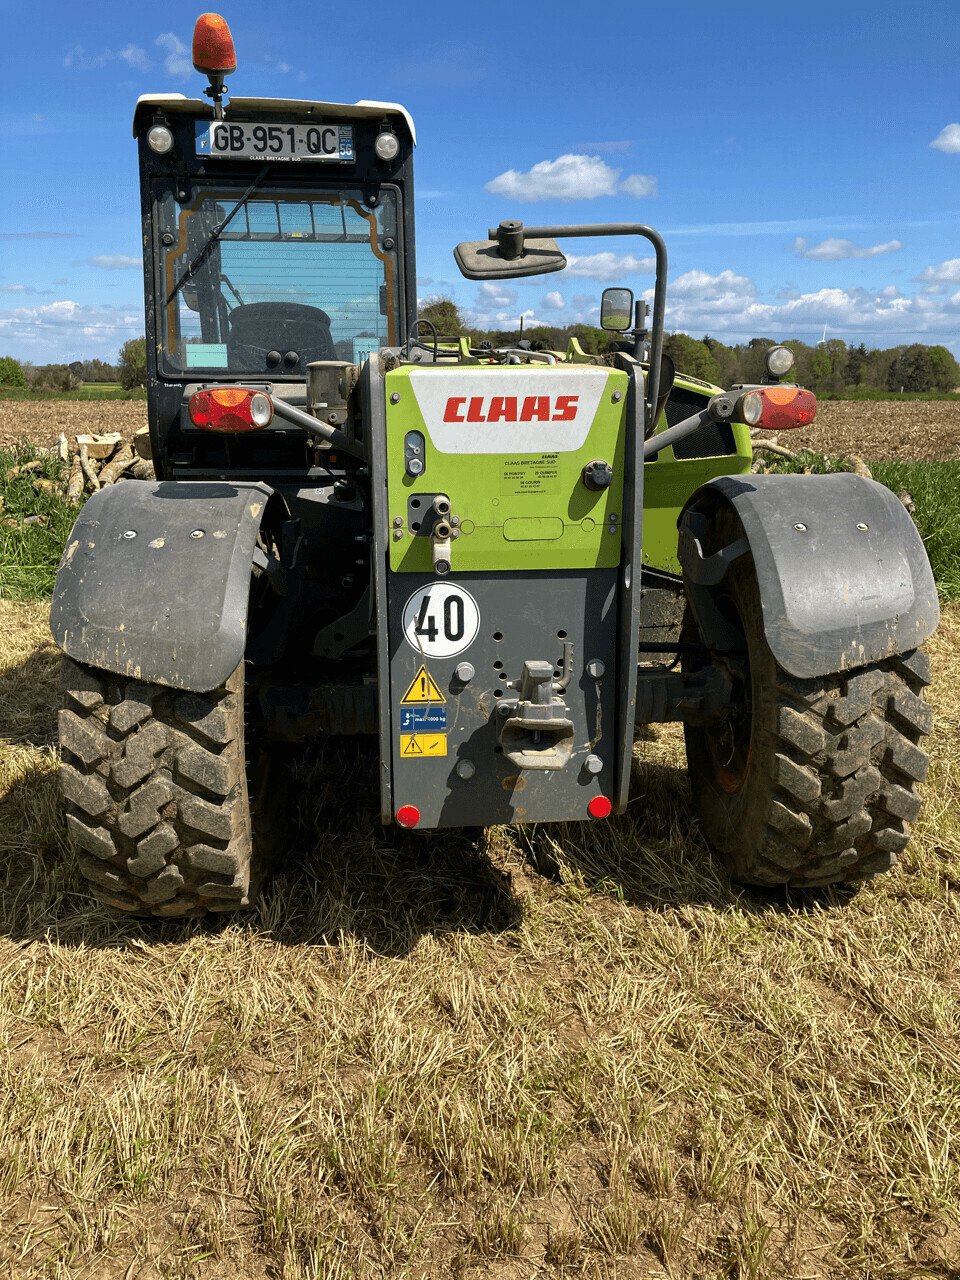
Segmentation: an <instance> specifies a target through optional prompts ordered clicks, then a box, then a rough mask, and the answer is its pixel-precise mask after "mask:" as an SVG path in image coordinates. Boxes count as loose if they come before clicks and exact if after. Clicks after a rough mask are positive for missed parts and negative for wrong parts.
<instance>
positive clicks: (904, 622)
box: [678, 473, 940, 679]
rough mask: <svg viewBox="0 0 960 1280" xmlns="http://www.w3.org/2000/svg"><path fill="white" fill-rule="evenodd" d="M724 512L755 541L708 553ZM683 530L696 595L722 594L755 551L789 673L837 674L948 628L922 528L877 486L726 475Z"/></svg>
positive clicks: (700, 496) (769, 634)
mask: <svg viewBox="0 0 960 1280" xmlns="http://www.w3.org/2000/svg"><path fill="white" fill-rule="evenodd" d="M724 506H729V507H732V508H733V509H734V511H735V512H736V513H737V515H738V516H739V518H740V522H741V524H742V526H743V532H744V535H745V537H746V543H747V544H748V545H747V546H743V545H739V546H738V545H736V544H734V545H732V546H730V547H728V548H726V549H722V550H721V551H719V552H715V554H714V555H712V556H710V555H704V551H703V546H702V540H703V537H704V534H705V533H706V531H707V530H708V529H709V527H710V524H711V523H712V520H713V518H714V516H715V514H716V512H717V510H718V509H720V508H722V507H724ZM679 528H680V546H679V552H678V554H679V559H680V563H681V565H682V566H683V571H684V579H685V580H686V582H687V583H688V584H689V585H688V590H690V589H691V588H692V589H694V590H696V587H697V584H698V583H699V584H702V585H703V586H704V587H705V588H715V587H717V586H718V585H719V583H720V581H721V580H722V577H723V574H724V573H725V572H726V570H727V568H728V567H729V565H730V564H731V563H733V561H734V560H735V559H736V558H737V557H738V555H739V554H740V553H741V552H743V551H747V550H749V552H750V554H751V555H752V556H753V561H754V565H755V568H756V574H757V580H758V582H759V586H760V598H761V601H762V604H763V624H764V631H765V633H766V638H767V643H768V644H769V646H770V649H771V650H772V652H773V655H774V657H775V658H776V660H777V662H778V663H779V664H780V666H781V667H783V668H784V669H785V670H786V671H788V672H789V673H790V674H791V675H794V676H798V677H800V678H804V679H806V678H810V677H813V676H822V675H829V674H830V673H832V672H836V671H845V670H849V669H851V668H853V667H862V666H866V664H867V663H870V662H878V661H880V660H881V659H883V658H888V657H891V656H892V655H893V654H897V653H903V652H905V651H906V650H908V649H914V648H916V647H917V646H918V645H920V644H923V642H924V641H925V640H927V639H928V638H929V637H930V636H931V635H932V634H933V632H934V631H935V629H936V626H937V623H938V622H939V620H940V607H939V602H938V600H937V589H936V585H935V583H934V580H933V573H932V571H931V569H930V561H929V560H928V558H927V553H926V550H925V549H924V545H923V542H922V540H921V538H920V534H919V533H918V532H917V528H916V525H915V524H914V523H913V521H912V520H911V519H910V516H909V514H908V513H907V511H906V509H905V508H904V506H903V504H902V503H901V502H900V501H899V499H898V498H897V497H896V496H895V495H894V494H893V493H891V492H890V490H889V489H887V488H885V486H884V485H882V484H877V483H876V481H874V480H867V479H865V478H863V477H861V476H855V475H850V474H847V473H841V474H836V475H818V476H798V475H786V476H781V475H770V476H763V475H760V476H750V477H746V476H720V477H718V478H717V479H715V480H711V481H710V482H709V483H708V484H705V485H703V486H702V487H701V488H700V489H698V490H697V491H696V493H694V494H693V496H692V497H691V498H690V500H689V501H688V503H687V505H686V506H685V508H684V510H683V511H682V512H681V515H680V520H679ZM738 541H739V543H740V544H742V543H743V539H739V540H738Z"/></svg>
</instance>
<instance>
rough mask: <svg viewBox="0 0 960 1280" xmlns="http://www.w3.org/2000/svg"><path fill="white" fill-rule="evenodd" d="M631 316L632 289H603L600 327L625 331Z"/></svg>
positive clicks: (615, 331) (619, 331) (618, 331)
mask: <svg viewBox="0 0 960 1280" xmlns="http://www.w3.org/2000/svg"><path fill="white" fill-rule="evenodd" d="M632 316H633V290H632V289H604V291H603V297H602V298H601V300H600V328H601V329H609V330H612V331H613V332H614V333H626V331H627V330H628V329H629V328H630V321H631V318H632Z"/></svg>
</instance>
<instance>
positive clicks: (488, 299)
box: [477, 281, 517, 310]
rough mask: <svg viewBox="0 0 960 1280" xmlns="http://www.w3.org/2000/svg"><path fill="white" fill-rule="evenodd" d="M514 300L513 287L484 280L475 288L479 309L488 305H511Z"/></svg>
mask: <svg viewBox="0 0 960 1280" xmlns="http://www.w3.org/2000/svg"><path fill="white" fill-rule="evenodd" d="M516 301H517V295H516V292H515V291H514V290H513V289H505V288H504V287H503V286H502V285H499V284H490V283H489V282H488V281H484V283H483V284H482V285H481V286H480V288H479V289H478V290H477V306H478V307H480V309H481V310H485V309H487V308H489V307H497V308H500V307H512V306H513V305H514V303H515V302H516Z"/></svg>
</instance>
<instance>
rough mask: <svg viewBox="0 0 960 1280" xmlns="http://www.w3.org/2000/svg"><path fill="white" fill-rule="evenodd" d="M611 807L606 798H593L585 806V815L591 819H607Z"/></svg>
mask: <svg viewBox="0 0 960 1280" xmlns="http://www.w3.org/2000/svg"><path fill="white" fill-rule="evenodd" d="M612 812H613V805H612V804H611V802H610V801H609V800H608V799H607V797H606V796H594V797H593V799H592V800H591V801H590V803H589V804H588V805H587V813H589V815H590V817H591V818H609V817H610V814H611V813H612Z"/></svg>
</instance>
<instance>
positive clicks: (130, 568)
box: [50, 480, 273, 693]
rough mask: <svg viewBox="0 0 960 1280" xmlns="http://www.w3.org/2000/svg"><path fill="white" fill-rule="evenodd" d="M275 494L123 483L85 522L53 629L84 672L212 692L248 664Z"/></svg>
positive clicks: (64, 566) (57, 595) (72, 543)
mask: <svg viewBox="0 0 960 1280" xmlns="http://www.w3.org/2000/svg"><path fill="white" fill-rule="evenodd" d="M272 492H273V491H272V490H271V489H270V488H268V486H267V485H264V484H240V483H235V482H230V483H220V482H209V483H208V482H197V481H184V482H173V481H160V482H156V481H148V480H124V481H123V482H122V483H121V484H117V485H111V486H110V487H109V488H107V489H101V490H100V492H99V493H95V494H94V495H93V497H91V498H90V499H89V500H88V501H87V503H86V505H85V506H84V507H83V509H82V510H81V512H80V515H79V516H78V518H77V522H76V524H75V525H74V526H73V530H72V532H71V534H70V537H69V539H68V541H67V545H66V548H65V550H64V553H63V557H62V559H61V561H60V568H59V570H58V572H57V581H56V586H55V587H54V592H53V603H52V606H51V610H50V629H51V631H52V632H53V638H54V639H55V640H56V642H57V644H58V645H59V646H60V648H61V649H63V651H64V652H65V653H67V654H69V656H70V657H71V658H75V659H76V660H77V661H78V662H85V663H89V664H90V665H91V666H94V667H101V668H103V669H104V670H106V671H115V672H117V673H118V674H120V675H126V676H133V677H134V678H136V679H139V680H147V681H152V682H155V683H157V684H165V685H170V686H172V687H173V688H175V689H190V690H193V691H195V692H198V693H202V692H207V691H208V690H210V689H215V688H217V687H218V686H219V685H221V684H223V682H224V681H225V680H226V678H227V676H229V674H230V672H231V671H233V669H234V668H235V667H236V666H237V664H238V663H239V662H240V659H241V658H242V657H243V651H244V643H245V639H246V627H247V602H248V595H249V589H250V568H251V564H252V561H253V552H254V547H255V545H256V541H257V533H258V531H259V529H260V523H261V521H262V519H263V515H264V511H265V509H266V506H267V502H268V500H269V498H270V496H271V494H272Z"/></svg>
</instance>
